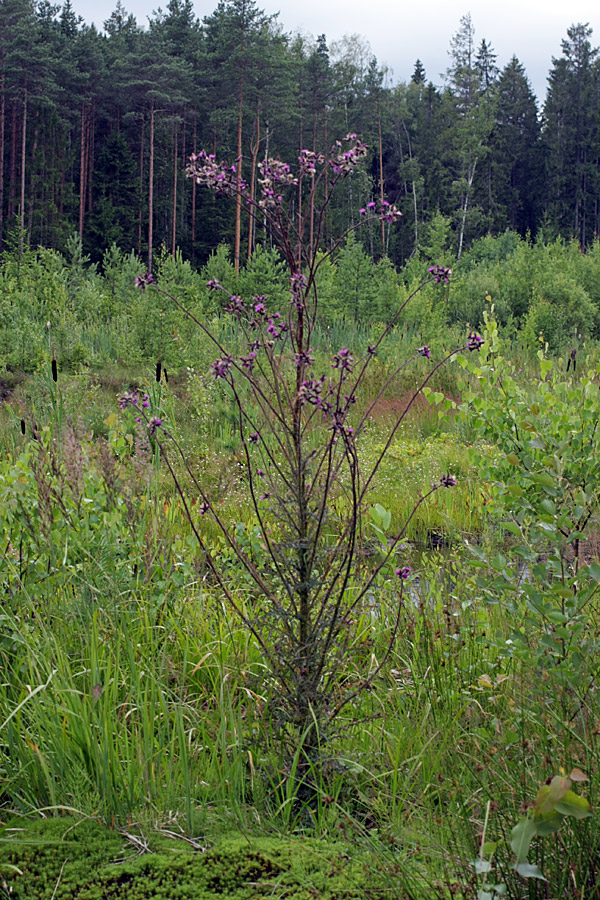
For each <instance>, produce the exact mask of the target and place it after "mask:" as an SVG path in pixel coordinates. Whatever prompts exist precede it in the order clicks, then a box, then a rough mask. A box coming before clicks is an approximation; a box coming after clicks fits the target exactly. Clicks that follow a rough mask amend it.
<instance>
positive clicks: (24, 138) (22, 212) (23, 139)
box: [19, 88, 27, 259]
mask: <svg viewBox="0 0 600 900" xmlns="http://www.w3.org/2000/svg"><path fill="white" fill-rule="evenodd" d="M26 150H27V88H25V94H24V95H23V128H22V130H21V208H20V212H19V215H20V219H21V233H20V235H19V259H22V258H23V237H24V228H25V161H26V159H27V154H26Z"/></svg>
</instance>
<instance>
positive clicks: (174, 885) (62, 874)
mask: <svg viewBox="0 0 600 900" xmlns="http://www.w3.org/2000/svg"><path fill="white" fill-rule="evenodd" d="M193 843H194V845H195V846H191V845H190V844H189V843H187V842H184V841H180V840H175V839H169V838H167V837H164V836H161V835H158V836H157V835H153V836H152V837H151V838H150V839H149V841H148V842H146V840H145V839H141V840H140V845H143V846H144V848H145V849H146V851H147V852H145V853H143V855H139V853H138V849H139V846H140V845H137V844H136V843H134V842H132V841H131V840H127V839H125V838H124V837H123V836H120V835H118V834H117V833H115V832H113V831H110V830H108V829H106V828H102V827H101V826H100V825H98V824H97V823H95V822H92V821H90V820H88V821H83V822H77V821H73V820H72V819H51V820H36V821H32V820H16V821H15V822H13V823H11V824H10V825H9V826H7V827H5V828H4V830H3V831H2V832H1V833H0V885H2V884H3V889H4V891H5V892H6V893H9V895H10V897H11V898H12V900H105V898H111V900H159V898H164V900H213V898H230V900H238V898H239V900H253V898H257V900H258V898H261V897H286V898H288V900H312V898H314V897H319V898H322V900H353V898H357V900H358V898H361V897H362V898H369V897H375V896H377V895H378V893H379V892H378V891H377V890H376V888H377V886H376V884H375V883H374V878H373V875H372V874H370V875H367V874H365V873H366V872H367V871H369V870H370V868H371V867H367V868H365V866H364V865H362V864H361V861H360V860H359V859H356V858H351V855H349V854H350V851H349V850H348V848H347V847H344V846H341V845H335V844H324V843H322V842H319V841H315V840H302V841H300V840H289V839H288V840H280V839H276V838H249V839H244V838H241V837H236V838H226V839H224V840H222V841H220V842H219V843H218V845H216V846H214V847H212V848H210V849H208V848H204V847H203V846H202V842H201V841H197V842H196V841H195V842H193Z"/></svg>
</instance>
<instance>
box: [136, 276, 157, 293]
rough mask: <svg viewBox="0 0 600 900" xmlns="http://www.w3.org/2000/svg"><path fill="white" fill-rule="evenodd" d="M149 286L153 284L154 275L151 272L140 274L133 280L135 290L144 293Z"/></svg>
mask: <svg viewBox="0 0 600 900" xmlns="http://www.w3.org/2000/svg"><path fill="white" fill-rule="evenodd" d="M149 284H154V275H153V274H152V272H140V274H139V275H138V277H137V278H136V279H135V286H136V288H141V289H142V290H143V291H145V290H146V288H147V287H148V285H149Z"/></svg>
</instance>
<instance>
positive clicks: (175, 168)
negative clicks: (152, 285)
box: [171, 121, 179, 258]
mask: <svg viewBox="0 0 600 900" xmlns="http://www.w3.org/2000/svg"><path fill="white" fill-rule="evenodd" d="M173 131H174V146H173V229H172V235H171V237H172V240H171V256H172V257H173V258H175V242H176V232H177V172H178V167H179V160H178V158H177V154H178V146H177V144H178V138H179V134H178V131H177V122H176V121H175V123H174V125H173Z"/></svg>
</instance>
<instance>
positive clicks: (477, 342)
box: [467, 331, 485, 350]
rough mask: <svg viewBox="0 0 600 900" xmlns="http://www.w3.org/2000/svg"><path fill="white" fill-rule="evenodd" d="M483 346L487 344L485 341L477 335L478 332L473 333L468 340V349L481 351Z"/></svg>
mask: <svg viewBox="0 0 600 900" xmlns="http://www.w3.org/2000/svg"><path fill="white" fill-rule="evenodd" d="M482 344H485V341H484V339H483V338H482V337H481V335H480V334H477V332H476V331H472V332H471V333H470V335H469V337H468V338H467V349H468V350H479V348H480V347H481V345H482Z"/></svg>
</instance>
